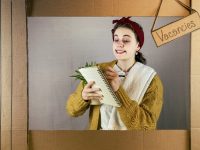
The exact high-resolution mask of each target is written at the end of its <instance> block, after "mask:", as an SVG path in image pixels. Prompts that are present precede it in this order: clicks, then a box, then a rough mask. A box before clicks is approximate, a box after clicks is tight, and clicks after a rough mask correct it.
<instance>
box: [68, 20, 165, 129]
mask: <svg viewBox="0 0 200 150" xmlns="http://www.w3.org/2000/svg"><path fill="white" fill-rule="evenodd" d="M113 23H116V24H115V26H114V28H113V29H112V36H113V54H114V55H115V57H116V60H114V61H111V62H106V63H101V64H98V65H99V66H100V68H101V69H102V70H103V72H104V73H105V75H106V78H107V79H108V81H109V83H110V85H111V87H112V89H113V91H114V92H115V94H116V95H117V97H118V99H119V100H120V101H121V103H122V106H121V107H114V106H110V105H106V104H102V105H90V103H91V100H92V99H97V100H101V99H102V97H103V95H101V93H100V91H101V89H99V88H94V87H93V85H94V84H95V83H94V82H93V81H91V82H89V83H88V84H87V85H85V86H83V84H82V83H80V84H79V85H78V87H77V89H76V91H75V92H74V93H72V94H71V95H70V96H69V99H68V101H67V105H66V109H67V111H68V113H69V114H70V115H71V116H74V117H77V116H80V115H82V114H83V113H84V112H85V111H86V110H87V109H88V108H90V114H89V129H90V130H134V129H139V130H149V129H156V124H157V121H158V118H159V115H160V112H161V109H162V104H163V86H162V82H161V80H160V78H159V76H158V75H157V74H156V72H155V71H154V69H152V68H151V67H149V66H146V65H145V64H146V59H145V58H144V57H143V55H142V53H141V52H139V50H140V49H141V47H142V46H143V43H144V33H143V30H142V28H141V27H140V25H139V24H137V23H136V22H134V21H131V20H130V17H127V18H125V17H123V18H121V19H120V20H113Z"/></svg>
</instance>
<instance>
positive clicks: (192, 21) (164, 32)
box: [151, 0, 200, 47]
mask: <svg viewBox="0 0 200 150" xmlns="http://www.w3.org/2000/svg"><path fill="white" fill-rule="evenodd" d="M176 1H177V2H178V3H179V4H180V5H182V6H183V7H184V8H186V9H187V10H189V11H191V14H190V15H189V16H186V17H184V18H182V19H180V20H178V21H174V22H172V23H169V24H167V25H165V26H162V27H160V28H158V29H155V30H154V26H155V22H156V20H157V17H158V13H159V11H160V8H161V5H162V2H163V0H162V1H161V3H160V6H159V8H158V10H157V13H156V18H155V20H154V23H153V26H152V29H151V34H152V36H153V39H154V41H155V43H156V46H157V47H159V46H161V45H164V44H166V43H168V42H170V41H173V40H175V39H177V38H179V37H181V36H183V35H186V34H188V33H191V32H193V31H195V30H197V29H199V28H200V16H199V14H198V12H197V11H196V10H194V9H192V8H190V7H188V6H187V5H185V4H183V3H182V2H180V1H179V0H176Z"/></svg>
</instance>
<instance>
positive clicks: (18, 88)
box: [1, 0, 200, 150]
mask: <svg viewBox="0 0 200 150" xmlns="http://www.w3.org/2000/svg"><path fill="white" fill-rule="evenodd" d="M47 1H48V2H47ZM182 1H183V2H187V4H188V3H189V2H191V4H192V8H194V9H195V10H197V11H198V12H200V3H199V0H191V1H188V0H182ZM26 2H27V1H26V0H11V1H8V0H1V18H2V19H1V148H2V150H28V149H34V150H44V149H49V150H56V149H59V150H62V149H63V150H64V149H66V148H68V147H70V148H73V149H74V150H77V149H83V148H84V149H88V150H90V149H94V148H95V149H97V150H98V149H115V150H118V149H132V147H134V148H135V149H139V150H144V149H148V150H151V149H152V150H155V149H162V150H168V149H170V150H177V149H181V150H189V149H192V150H199V149H200V145H199V143H200V140H199V139H200V118H199V116H200V109H199V105H200V101H199V97H200V92H199V90H200V69H199V66H200V62H199V58H200V51H199V49H200V44H199V41H200V31H195V32H194V33H192V37H191V72H190V80H191V84H190V93H191V110H192V111H191V129H190V130H189V131H187V130H165V131H164V130H155V131H148V132H143V131H124V132H120V131H114V132H113V131H105V132H104V131H81V132H80V131H28V121H27V120H28V107H27V106H28V83H27V81H28V76H27V72H28V68H27V66H28V65H27V63H28V60H27V55H28V53H27V29H26V6H29V5H26ZM29 2H31V1H29ZM32 2H35V4H33V5H32V6H33V7H32V8H33V16H48V15H49V16H51V15H52V13H53V14H55V15H54V16H59V15H60V16H64V15H67V14H69V13H70V14H71V15H72V16H82V15H84V16H93V15H95V16H105V15H108V16H114V15H116V16H126V15H127V9H126V7H127V6H128V4H134V5H137V6H138V7H139V8H141V6H142V5H143V4H144V3H145V4H146V2H147V3H148V0H140V1H137V3H135V2H136V1H134V0H129V3H128V4H127V3H126V2H124V1H123V2H122V1H119V0H112V1H109V2H108V1H105V0H101V1H96V0H87V1H84V4H83V1H81V0H78V1H66V0H59V1H58V0H56V1H54V0H43V1H40V0H35V1H32ZM55 2H56V5H54V4H55ZM77 2H79V3H77ZM158 2H159V1H158V0H155V2H154V3H153V4H151V5H152V7H150V8H149V9H148V7H149V3H148V7H147V6H146V5H145V6H146V7H145V8H146V9H144V11H141V10H140V9H138V10H140V11H138V10H136V11H135V12H131V13H130V14H128V15H132V16H140V15H141V16H153V15H155V14H154V12H155V11H154V10H155V9H156V8H157V6H158ZM165 2H169V0H166V1H165ZM95 3H97V4H96V5H95ZM110 3H111V5H112V6H113V9H112V10H110V9H109V8H110V6H109V4H110ZM119 3H120V8H122V9H119V5H118V4H119ZM27 4H29V3H27ZM44 4H46V5H45V7H43V6H44ZM64 6H66V7H67V8H69V9H67V11H66V10H65V7H64ZM70 6H71V8H70ZM88 6H91V7H92V9H87V8H88ZM83 7H84V8H83ZM104 7H105V9H104V11H103V10H102V8H104ZM170 7H176V6H174V5H173V4H170ZM45 8H46V9H45ZM53 8H54V9H53ZM74 8H75V9H76V10H78V11H74ZM77 8H80V9H81V8H83V9H82V10H79V9H77ZM34 9H35V10H34ZM29 10H30V9H29ZM36 10H38V11H36ZM52 10H53V11H52ZM64 10H65V11H64ZM69 10H71V11H69ZM86 10H88V11H86ZM122 10H123V11H124V12H123V11H122ZM152 10H153V11H152ZM172 10H173V8H172ZM36 12H37V13H36ZM80 14H81V15H80ZM186 14H187V13H185V10H184V11H183V10H182V8H181V9H179V8H177V9H176V12H174V14H168V13H167V12H162V14H161V15H162V16H166V15H171V16H173V15H174V16H175V15H176V16H179V15H180V16H181V15H183V16H185V15H186ZM102 143H103V144H102ZM105 147H106V148H105Z"/></svg>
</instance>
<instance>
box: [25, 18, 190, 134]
mask: <svg viewBox="0 0 200 150" xmlns="http://www.w3.org/2000/svg"><path fill="white" fill-rule="evenodd" d="M118 18H119V17H29V18H28V60H29V61H28V67H29V69H28V73H29V74H28V78H29V129H30V130H82V129H85V128H86V126H87V124H88V111H87V112H86V113H85V114H84V115H83V116H81V117H78V118H72V117H70V116H69V115H68V114H67V113H66V111H65V103H66V101H67V98H68V96H69V94H70V93H72V92H73V91H74V89H75V88H76V86H77V84H78V82H77V81H75V80H74V79H73V78H70V77H69V76H70V75H72V74H73V73H74V70H75V69H77V67H79V66H82V65H83V64H85V62H86V61H88V62H91V61H96V62H97V63H98V62H104V61H110V60H113V59H115V58H114V56H113V54H112V37H111V32H110V31H111V29H112V27H113V25H112V20H113V19H118ZM132 19H133V20H135V21H136V22H138V23H140V24H141V25H142V27H143V28H144V32H145V43H144V46H143V47H142V49H141V52H143V54H144V55H145V57H146V58H147V65H149V66H151V67H153V68H154V69H155V70H156V71H157V73H158V74H159V76H160V78H161V80H162V82H163V85H164V105H163V110H162V113H161V116H160V119H159V122H158V128H159V129H189V111H190V110H189V108H190V107H189V104H190V102H189V100H190V99H189V81H190V79H189V62H190V60H189V58H190V35H189V34H188V35H186V36H183V37H181V38H179V39H176V40H174V41H172V42H170V43H169V44H165V45H164V46H161V47H159V48H157V47H156V45H155V43H154V41H153V39H152V36H151V33H150V30H151V26H152V24H153V19H154V18H153V17H132ZM177 19H179V18H178V17H159V19H158V22H157V27H158V26H160V25H164V24H166V23H168V22H171V21H174V20H177Z"/></svg>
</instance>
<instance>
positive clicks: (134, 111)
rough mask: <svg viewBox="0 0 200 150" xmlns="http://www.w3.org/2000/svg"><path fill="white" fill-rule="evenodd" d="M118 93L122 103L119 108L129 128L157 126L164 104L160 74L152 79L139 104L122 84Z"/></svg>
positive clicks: (144, 128) (151, 127) (143, 128)
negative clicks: (131, 97) (130, 96)
mask: <svg viewBox="0 0 200 150" xmlns="http://www.w3.org/2000/svg"><path fill="white" fill-rule="evenodd" d="M116 94H117V96H118V97H119V99H120V100H121V103H122V106H121V107H119V108H117V109H118V112H119V114H120V117H121V119H122V121H123V122H124V124H125V125H126V127H127V129H128V130H132V129H141V130H148V129H155V128H156V123H157V120H158V118H159V115H160V112H161V109H162V104H163V85H162V82H161V80H160V78H159V76H158V75H155V76H154V78H153V79H152V81H151V84H150V85H149V87H148V89H147V91H146V93H145V95H144V97H143V99H142V102H141V103H140V104H139V105H138V103H137V102H136V101H135V100H132V99H130V98H129V96H128V95H127V93H126V91H125V90H124V89H123V87H122V86H120V88H119V89H118V90H117V91H116Z"/></svg>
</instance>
